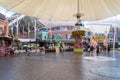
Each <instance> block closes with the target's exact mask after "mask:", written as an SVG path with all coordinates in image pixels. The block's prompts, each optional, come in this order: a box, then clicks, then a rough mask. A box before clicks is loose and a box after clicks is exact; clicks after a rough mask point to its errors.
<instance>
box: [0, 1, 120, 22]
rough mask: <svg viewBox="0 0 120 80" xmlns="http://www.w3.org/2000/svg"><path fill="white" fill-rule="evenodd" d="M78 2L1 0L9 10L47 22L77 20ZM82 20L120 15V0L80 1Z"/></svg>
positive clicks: (0, 2)
mask: <svg viewBox="0 0 120 80" xmlns="http://www.w3.org/2000/svg"><path fill="white" fill-rule="evenodd" d="M77 4H78V3H77V0H0V5H1V6H3V7H5V8H7V9H8V10H12V11H15V12H17V13H21V14H24V15H29V16H33V17H39V18H40V19H46V20H63V21H69V20H76V18H75V17H74V16H73V15H74V14H75V13H77ZM79 5H80V6H79V8H80V9H79V10H80V12H81V13H83V14H84V16H83V17H82V20H88V21H89V20H100V19H104V18H108V17H112V16H115V15H118V14H120V0H79Z"/></svg>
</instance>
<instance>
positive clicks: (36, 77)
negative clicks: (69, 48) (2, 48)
mask: <svg viewBox="0 0 120 80" xmlns="http://www.w3.org/2000/svg"><path fill="white" fill-rule="evenodd" d="M115 54H116V55H115V56H116V60H112V61H109V60H108V61H103V60H102V61H100V60H89V59H84V58H83V57H82V56H81V55H78V54H73V53H72V52H65V53H60V54H59V53H57V54H56V53H47V54H46V55H44V56H38V55H30V56H25V55H20V56H11V57H0V80H120V65H119V62H120V52H116V53H115Z"/></svg>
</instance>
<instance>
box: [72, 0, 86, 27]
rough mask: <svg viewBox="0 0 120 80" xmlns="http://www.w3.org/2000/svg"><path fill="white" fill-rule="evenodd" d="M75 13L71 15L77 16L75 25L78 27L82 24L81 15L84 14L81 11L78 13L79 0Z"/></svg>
mask: <svg viewBox="0 0 120 80" xmlns="http://www.w3.org/2000/svg"><path fill="white" fill-rule="evenodd" d="M77 3H78V4H77V13H76V14H74V15H73V16H74V17H76V18H77V22H76V23H75V26H78V27H79V28H80V26H83V24H82V22H81V17H82V16H84V14H83V13H80V11H79V0H77Z"/></svg>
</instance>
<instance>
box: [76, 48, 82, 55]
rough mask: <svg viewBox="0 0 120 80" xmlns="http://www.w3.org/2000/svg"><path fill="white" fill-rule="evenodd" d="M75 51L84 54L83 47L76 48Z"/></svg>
mask: <svg viewBox="0 0 120 80" xmlns="http://www.w3.org/2000/svg"><path fill="white" fill-rule="evenodd" d="M74 53H77V54H82V53H83V49H82V48H74Z"/></svg>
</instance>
